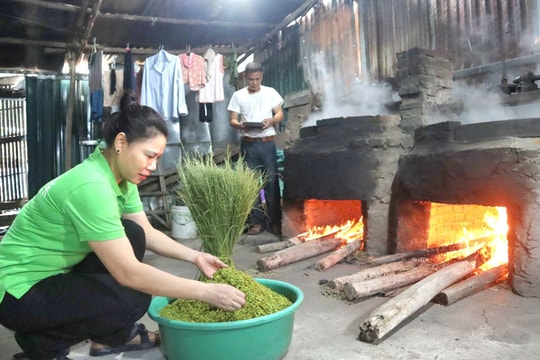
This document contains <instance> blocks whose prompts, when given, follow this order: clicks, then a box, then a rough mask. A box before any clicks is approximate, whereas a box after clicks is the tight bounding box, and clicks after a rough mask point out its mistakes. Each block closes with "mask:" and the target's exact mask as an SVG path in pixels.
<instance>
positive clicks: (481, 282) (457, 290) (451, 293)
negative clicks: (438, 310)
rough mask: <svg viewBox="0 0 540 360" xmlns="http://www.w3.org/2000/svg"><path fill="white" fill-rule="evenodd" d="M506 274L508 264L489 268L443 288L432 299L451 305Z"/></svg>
mask: <svg viewBox="0 0 540 360" xmlns="http://www.w3.org/2000/svg"><path fill="white" fill-rule="evenodd" d="M507 275H508V264H504V265H500V266H497V267H494V268H491V269H489V270H486V271H483V272H481V273H480V274H478V275H474V276H471V277H470V278H468V279H465V280H463V281H461V282H459V283H457V284H454V285H452V286H450V287H448V288H446V289H444V290H443V291H441V292H440V293H439V294H438V295H437V296H435V298H434V299H433V301H434V302H436V303H437V304H441V305H445V306H448V305H452V304H453V303H455V302H457V301H459V300H461V299H464V298H466V297H467V296H470V295H473V294H475V293H476V292H478V291H480V290H483V289H486V288H488V287H490V286H492V285H495V284H496V283H498V282H500V281H501V280H503V279H505V278H506V276H507Z"/></svg>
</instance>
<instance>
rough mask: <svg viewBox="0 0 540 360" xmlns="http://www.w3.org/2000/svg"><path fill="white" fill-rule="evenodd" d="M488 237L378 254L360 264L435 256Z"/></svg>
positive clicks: (463, 247)
mask: <svg viewBox="0 0 540 360" xmlns="http://www.w3.org/2000/svg"><path fill="white" fill-rule="evenodd" d="M489 239H490V237H481V238H478V239H474V240H469V241H466V242H461V243H456V244H451V245H445V246H440V247H434V248H429V249H422V250H415V251H409V252H403V253H396V254H391V255H384V256H379V257H376V258H374V259H371V260H369V261H366V262H364V263H362V266H366V267H371V266H378V265H382V264H389V263H393V262H396V261H401V260H407V259H412V258H421V257H429V256H435V255H439V254H444V253H448V252H451V251H458V250H463V249H466V248H470V247H474V246H478V245H480V244H483V243H485V242H486V241H487V240H489Z"/></svg>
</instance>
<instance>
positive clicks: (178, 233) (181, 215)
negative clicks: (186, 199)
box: [171, 206, 197, 240]
mask: <svg viewBox="0 0 540 360" xmlns="http://www.w3.org/2000/svg"><path fill="white" fill-rule="evenodd" d="M171 219H172V229H171V230H172V234H171V235H172V237H173V238H174V239H177V240H187V239H194V238H196V237H197V225H195V222H194V221H193V218H192V217H191V212H190V211H189V208H188V207H187V206H171Z"/></svg>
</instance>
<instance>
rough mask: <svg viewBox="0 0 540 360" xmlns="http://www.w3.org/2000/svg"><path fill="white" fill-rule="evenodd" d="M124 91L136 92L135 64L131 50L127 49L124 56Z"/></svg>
mask: <svg viewBox="0 0 540 360" xmlns="http://www.w3.org/2000/svg"><path fill="white" fill-rule="evenodd" d="M124 90H132V91H136V90H137V86H136V81H135V63H134V61H133V54H132V53H131V49H127V50H126V53H125V54H124Z"/></svg>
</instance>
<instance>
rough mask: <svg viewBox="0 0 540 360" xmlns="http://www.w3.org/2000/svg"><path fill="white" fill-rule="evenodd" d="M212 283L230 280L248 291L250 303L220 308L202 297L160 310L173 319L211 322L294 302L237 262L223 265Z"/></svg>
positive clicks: (241, 317)
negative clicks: (247, 272) (206, 301)
mask: <svg viewBox="0 0 540 360" xmlns="http://www.w3.org/2000/svg"><path fill="white" fill-rule="evenodd" d="M206 281H207V282H211V283H224V284H229V285H232V286H234V287H236V288H237V289H239V290H240V291H242V292H243V293H245V294H246V304H245V305H244V306H243V307H242V308H241V309H239V310H237V311H228V310H223V309H219V308H216V307H214V306H212V305H210V304H207V303H205V302H203V301H199V300H190V299H175V300H174V301H173V302H171V303H169V304H168V305H166V306H165V307H163V309H161V311H160V315H161V316H162V317H164V318H166V319H169V320H180V321H186V322H196V323H209V322H228V321H237V320H247V319H253V318H257V317H261V316H265V315H270V314H273V313H276V312H278V311H281V310H283V309H286V308H287V307H289V306H291V305H292V302H291V301H290V300H289V299H287V298H286V297H285V296H283V295H281V294H278V293H277V292H275V291H273V290H271V289H270V288H268V287H266V286H264V285H261V284H259V283H258V282H257V281H255V279H253V277H251V276H250V275H248V274H246V273H245V272H242V271H240V270H238V269H236V268H235V267H234V266H229V267H226V268H222V269H219V270H218V271H216V273H215V274H214V277H213V279H208V280H206Z"/></svg>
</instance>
